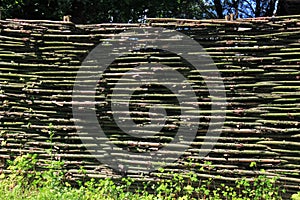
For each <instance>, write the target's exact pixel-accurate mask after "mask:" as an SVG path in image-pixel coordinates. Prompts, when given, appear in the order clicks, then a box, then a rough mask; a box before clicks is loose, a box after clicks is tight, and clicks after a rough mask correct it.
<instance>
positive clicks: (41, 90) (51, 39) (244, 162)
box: [0, 16, 300, 192]
mask: <svg viewBox="0 0 300 200" xmlns="http://www.w3.org/2000/svg"><path fill="white" fill-rule="evenodd" d="M138 26H145V27H146V26H153V27H157V26H158V27H166V28H171V29H177V30H178V31H181V32H183V33H184V34H187V35H189V36H191V37H192V38H194V39H195V40H196V41H198V42H199V43H200V44H201V45H202V46H203V47H204V48H205V49H206V51H207V52H208V53H209V55H210V56H211V57H212V58H213V60H214V62H215V64H216V65H217V67H218V68H219V71H220V73H221V75H222V77H223V79H224V80H223V81H224V84H225V89H226V95H227V99H226V100H227V102H228V106H227V109H226V120H225V123H224V126H223V128H222V135H221V138H220V139H219V142H218V143H217V144H216V145H215V147H214V149H213V150H212V151H211V153H210V154H209V155H208V156H207V157H205V158H204V159H203V160H199V159H198V156H197V155H198V153H199V149H200V148H199V147H200V146H201V145H202V143H203V142H202V141H203V139H204V138H205V130H206V128H207V126H208V122H209V117H210V113H211V112H212V111H210V100H209V97H208V94H207V90H206V88H205V85H204V84H203V80H202V79H201V77H199V73H197V71H193V70H191V71H189V72H188V76H187V77H188V78H189V79H190V80H191V81H193V82H194V83H196V85H197V87H195V88H196V90H198V92H199V94H201V95H203V98H199V101H198V104H199V105H200V107H201V114H202V115H203V120H202V121H201V122H200V125H201V127H202V128H201V129H199V131H198V135H197V137H196V139H195V140H194V142H193V144H192V146H191V148H190V149H189V150H188V151H187V152H185V153H184V156H183V158H182V160H181V161H179V162H176V163H174V166H173V167H170V169H169V170H174V169H176V168H179V169H181V168H182V167H184V163H185V162H186V160H185V159H184V158H193V159H194V162H195V163H200V165H202V164H203V162H204V161H212V163H213V165H215V166H216V167H215V168H214V170H213V171H211V172H207V174H205V173H204V172H199V176H201V177H203V178H207V177H214V178H216V179H219V180H221V181H224V180H226V181H228V180H231V181H233V180H235V179H236V178H238V177H240V176H241V175H247V176H249V177H251V176H253V175H254V174H255V173H258V171H256V170H253V169H251V168H250V167H249V164H250V163H251V162H256V163H257V166H258V167H257V168H258V169H259V168H264V169H265V170H266V173H267V174H268V175H275V174H280V180H281V181H282V183H283V184H284V185H285V186H286V188H288V189H289V191H290V192H293V191H296V190H299V189H300V188H299V186H300V175H299V173H300V156H299V155H300V150H299V149H300V133H299V131H300V122H299V119H300V70H299V69H300V16H282V17H277V18H276V17H274V18H257V19H245V20H236V21H225V20H182V19H148V24H143V25H140V24H95V25H75V24H72V23H70V22H54V21H42V20H41V21H29V20H6V21H3V20H2V21H0V31H1V35H0V72H1V73H0V87H1V88H0V101H1V104H0V124H1V126H0V134H1V137H0V140H1V148H0V156H1V157H3V158H5V159H7V158H13V156H15V155H19V154H20V153H27V152H29V153H38V154H39V155H40V157H41V158H43V159H50V156H49V155H48V154H47V152H46V149H47V148H49V147H50V145H51V144H50V143H49V142H47V141H48V140H49V134H48V132H49V130H50V127H49V124H50V123H51V124H53V127H51V129H53V131H54V132H55V136H54V149H53V151H54V154H55V157H56V158H57V159H63V160H66V167H67V169H68V170H69V172H70V173H71V174H72V175H73V177H75V178H76V177H77V178H78V177H81V176H82V174H80V173H79V172H78V171H77V169H79V166H83V167H84V168H85V169H87V175H88V176H90V177H105V176H112V175H115V176H117V175H118V174H117V173H116V172H113V171H112V170H110V169H108V168H105V167H104V166H102V165H101V163H99V162H98V161H97V160H96V159H94V157H93V155H91V154H90V153H88V151H87V150H86V148H85V146H84V145H82V143H81V140H80V139H79V135H78V134H77V133H76V126H75V125H74V122H73V121H72V109H71V105H72V87H73V83H74V80H75V77H76V73H77V70H78V69H79V66H80V64H81V62H82V61H83V59H84V58H85V57H86V56H87V54H88V53H89V52H90V51H91V50H92V49H93V48H94V47H95V46H96V45H97V44H99V43H100V42H101V41H102V40H103V39H105V38H108V37H111V36H112V35H114V34H117V33H120V32H122V31H123V30H125V29H128V28H130V27H138ZM149 59H152V60H153V61H158V62H160V63H163V64H167V65H169V66H172V67H174V68H176V69H178V70H183V71H184V70H188V69H189V68H186V67H185V66H184V65H183V64H182V62H181V60H180V59H179V58H178V56H176V55H173V54H163V55H162V54H160V53H159V52H157V51H154V50H153V51H149V52H148V51H147V52H139V53H134V54H131V55H128V56H127V57H126V56H125V57H122V58H119V59H117V60H116V61H115V62H114V63H113V64H112V65H111V68H110V70H109V71H108V72H107V74H106V75H105V80H106V82H107V85H105V87H106V86H107V87H108V86H109V87H108V89H111V88H110V85H113V83H114V82H115V81H117V80H118V78H119V77H121V76H122V74H123V73H125V72H126V71H127V70H130V69H131V68H132V66H136V64H137V63H141V62H142V63H145V62H148V61H149ZM83 84H84V83H83ZM99 87H100V88H101V87H104V86H103V85H101V84H100V85H99ZM102 89H103V88H102ZM104 89H105V88H104ZM106 89H107V88H106ZM161 92H163V91H161ZM140 97H141V95H139V94H136V96H135V97H134V98H136V99H135V100H136V101H135V100H134V99H133V102H132V103H133V105H134V106H137V107H143V108H145V109H147V106H149V104H150V103H153V102H155V99H157V100H158V102H159V100H162V99H169V100H170V101H171V99H172V98H173V96H172V95H169V96H166V95H165V96H164V95H162V94H154V95H153V97H152V98H145V99H141V98H140ZM108 100H109V99H108V97H107V96H105V94H101V93H99V96H97V98H96V101H97V102H98V105H105V103H107V101H108ZM165 108H167V109H169V111H170V112H173V113H177V111H178V109H180V107H178V106H177V107H176V106H175V105H173V106H171V107H170V104H166V105H165ZM134 117H135V120H136V121H139V120H140V121H145V120H147V115H145V113H144V112H140V113H135V115H134ZM100 120H101V119H100ZM103 120H104V119H103ZM173 120H174V123H173V125H174V126H175V128H174V127H172V126H170V127H167V128H169V130H174V129H176V126H178V123H177V124H176V122H175V121H176V119H173ZM105 123H106V124H105V127H106V130H107V133H108V134H109V135H110V137H111V139H112V140H113V141H116V143H118V144H119V145H120V146H131V147H135V146H136V145H137V141H135V140H134V139H132V138H128V137H125V135H122V134H120V133H119V132H118V131H117V130H114V129H113V127H114V124H111V123H109V121H105ZM171 139H172V134H171V135H170V134H168V132H167V131H166V133H165V134H163V133H162V134H160V135H159V136H157V137H155V136H153V138H148V140H145V141H143V142H142V143H140V144H138V145H140V146H141V147H142V148H144V147H145V148H153V149H155V148H158V143H159V142H166V141H170V140H171ZM99 140H101V138H99ZM86 141H88V142H89V143H90V144H91V145H93V143H95V142H97V141H93V140H91V139H90V138H88V137H87V138H86ZM174 153H176V152H174ZM166 156H167V155H166ZM128 162H132V161H131V160H129V161H128ZM139 167H140V168H139ZM142 169H143V163H139V162H138V161H137V167H136V170H133V171H131V172H130V173H129V175H131V176H133V177H139V175H140V172H139V171H142ZM208 173H209V174H208ZM219 175H221V176H219ZM149 176H150V177H151V176H152V175H151V174H149Z"/></svg>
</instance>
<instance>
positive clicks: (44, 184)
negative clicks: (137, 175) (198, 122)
mask: <svg viewBox="0 0 300 200" xmlns="http://www.w3.org/2000/svg"><path fill="white" fill-rule="evenodd" d="M39 162H40V161H39V160H38V158H37V155H31V154H27V155H22V156H18V157H17V158H15V159H14V160H13V161H9V162H8V165H9V167H8V169H10V170H11V173H10V174H6V175H4V174H1V175H0V199H5V200H21V199H22V200H23V199H31V200H52V199H53V200H64V199H66V200H93V199H97V200H102V199H108V200H115V199H116V200H122V199H128V200H165V199H166V200H173V199H174V200H177V199H178V200H185V199H186V200H192V199H205V200H226V199H230V200H280V199H282V194H283V193H284V192H285V190H284V188H282V186H281V185H280V183H279V182H278V181H277V177H267V176H265V175H263V174H264V173H263V172H264V171H263V170H262V171H261V172H262V173H261V174H260V175H257V176H255V177H253V178H252V179H246V178H241V179H239V180H237V181H236V182H235V185H234V186H229V185H226V184H224V183H221V184H219V185H218V184H216V181H215V180H213V179H212V178H210V179H206V180H203V179H200V178H199V177H198V175H197V173H196V172H194V171H189V172H182V173H174V172H166V171H165V170H164V169H160V170H159V171H160V173H161V175H158V177H157V180H159V181H156V182H154V181H152V182H151V181H144V182H143V181H142V182H137V181H135V180H134V179H132V178H129V177H126V178H125V177H124V178H122V179H118V180H112V179H109V178H107V179H99V180H95V179H90V180H88V181H83V180H82V181H80V180H77V182H74V181H72V182H71V181H70V180H68V179H67V177H66V172H65V171H64V163H63V162H60V161H51V162H47V163H44V164H46V165H44V166H46V169H45V170H42V171H41V170H40V169H38V165H39V164H40V163H39ZM206 164H207V165H208V166H209V168H210V169H213V165H212V164H211V163H206ZM255 166H256V164H255V163H251V165H250V167H255ZM80 170H81V173H83V174H84V173H85V172H84V171H85V170H84V169H80ZM199 170H200V171H201V170H202V169H199Z"/></svg>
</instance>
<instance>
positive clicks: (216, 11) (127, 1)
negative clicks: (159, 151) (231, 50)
mask: <svg viewBox="0 0 300 200" xmlns="http://www.w3.org/2000/svg"><path fill="white" fill-rule="evenodd" d="M287 1H291V0H287ZM279 2H280V5H281V13H280V14H281V15H284V14H285V13H286V12H287V10H286V9H290V8H292V6H289V7H286V6H285V5H286V0H279ZM293 2H296V1H295V0H294V1H293ZM293 2H292V3H290V4H291V5H293ZM277 3H278V0H245V1H241V0H209V1H204V0H191V1H187V0H176V1H174V0H163V1H160V0H154V1H144V0H122V1H119V0H48V1H40V0H30V1H29V0H3V1H1V2H0V7H2V9H3V17H4V18H19V19H47V20H49V19H50V20H59V19H62V17H63V16H64V15H71V16H72V18H73V19H72V21H73V22H75V23H103V22H125V23H127V22H137V21H143V19H145V18H146V17H172V18H188V19H203V18H206V19H208V18H224V16H225V15H228V14H230V13H233V14H234V15H235V17H236V18H248V17H260V16H272V15H273V14H274V13H275V11H276V8H277ZM296 7H297V6H296Z"/></svg>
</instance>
